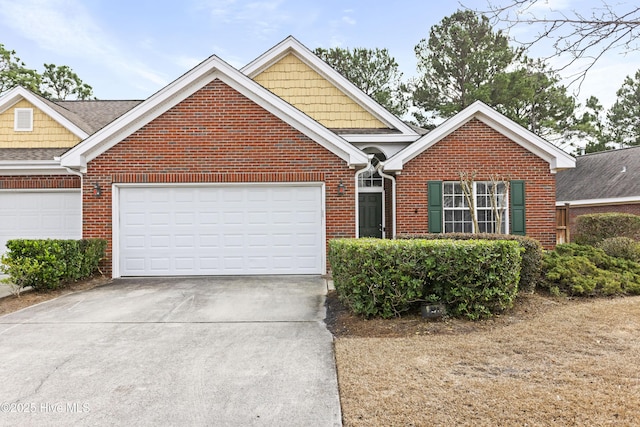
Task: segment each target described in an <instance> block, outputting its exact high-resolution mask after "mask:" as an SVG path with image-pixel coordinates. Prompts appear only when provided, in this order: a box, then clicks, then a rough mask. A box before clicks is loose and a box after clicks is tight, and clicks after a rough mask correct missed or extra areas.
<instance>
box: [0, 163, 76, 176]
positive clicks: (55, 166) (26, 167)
mask: <svg viewBox="0 0 640 427" xmlns="http://www.w3.org/2000/svg"><path fill="white" fill-rule="evenodd" d="M0 175H4V176H7V175H20V176H24V175H73V174H72V173H70V172H69V171H68V170H67V169H66V168H64V167H62V166H60V162H57V161H55V160H31V161H28V160H5V161H0Z"/></svg>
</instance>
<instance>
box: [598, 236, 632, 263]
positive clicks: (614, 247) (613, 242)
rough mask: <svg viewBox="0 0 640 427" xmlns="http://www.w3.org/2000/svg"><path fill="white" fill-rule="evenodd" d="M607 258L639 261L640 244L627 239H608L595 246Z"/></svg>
mask: <svg viewBox="0 0 640 427" xmlns="http://www.w3.org/2000/svg"><path fill="white" fill-rule="evenodd" d="M596 247H597V248H600V249H602V250H603V251H604V253H606V254H607V255H609V256H612V257H615V258H624V259H628V260H629V261H640V243H639V242H636V241H635V240H633V239H630V238H628V237H610V238H608V239H604V240H603V241H601V242H600V243H598V244H596Z"/></svg>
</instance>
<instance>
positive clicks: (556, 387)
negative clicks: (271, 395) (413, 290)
mask: <svg viewBox="0 0 640 427" xmlns="http://www.w3.org/2000/svg"><path fill="white" fill-rule="evenodd" d="M524 305H525V306H529V308H528V309H522V308H521V309H520V310H518V309H516V310H515V311H514V312H513V313H510V314H507V315H505V316H501V318H499V319H497V320H494V321H491V322H484V323H483V322H480V323H479V324H473V323H471V322H463V321H445V322H436V323H434V322H424V321H417V320H416V319H413V320H412V321H411V322H413V327H411V328H406V327H405V326H406V325H405V326H403V327H402V328H400V329H401V330H402V331H403V332H402V333H401V334H395V335H396V336H397V335H402V337H398V338H379V336H380V334H376V333H374V332H373V329H375V328H374V326H373V323H371V321H364V320H362V319H359V320H354V319H353V317H351V318H350V319H347V321H346V323H347V324H348V327H349V328H351V329H354V330H356V331H357V330H358V329H359V328H358V326H357V324H356V323H357V322H358V321H359V322H368V323H367V324H366V325H365V326H363V328H364V329H365V330H367V331H368V332H367V333H361V334H358V333H356V334H339V335H342V336H338V337H337V338H336V341H335V348H336V359H337V365H338V379H339V385H340V399H341V402H342V410H343V419H344V424H345V425H346V426H556V425H557V426H568V425H580V426H605V425H617V426H634V425H640V297H633V298H619V299H610V300H607V299H600V300H589V301H587V302H584V301H578V302H570V301H566V300H565V301H557V300H553V299H552V298H548V297H541V296H530V297H528V300H526V301H525V304H524ZM392 322H393V321H392ZM403 322H404V323H406V321H403ZM337 323H338V324H339V323H340V321H339V320H338V321H337ZM374 323H375V322H374ZM387 323H388V322H387ZM404 323H402V324H404ZM380 324H382V322H380ZM465 325H466V326H465ZM338 327H339V325H338ZM372 328H373V329H372ZM387 329H389V327H388V326H387ZM392 329H393V328H392ZM396 329H397V328H396ZM345 335H346V336H345ZM350 335H351V336H350ZM353 335H359V337H354V336H353ZM363 335H365V336H378V337H374V338H367V337H362V336H363ZM381 335H382V336H388V334H387V333H382V334H381Z"/></svg>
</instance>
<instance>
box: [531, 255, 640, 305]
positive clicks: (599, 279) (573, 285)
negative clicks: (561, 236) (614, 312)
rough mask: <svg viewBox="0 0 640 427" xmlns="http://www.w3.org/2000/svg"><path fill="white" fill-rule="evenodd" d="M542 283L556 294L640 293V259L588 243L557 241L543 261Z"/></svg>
mask: <svg viewBox="0 0 640 427" xmlns="http://www.w3.org/2000/svg"><path fill="white" fill-rule="evenodd" d="M543 266H544V281H543V286H544V287H546V288H548V289H549V291H550V292H551V293H552V294H556V295H579V296H598V295H640V263H638V262H634V261H630V260H628V259H624V258H616V257H612V256H609V255H607V254H606V253H605V252H604V251H603V250H602V249H600V248H596V247H593V246H589V245H578V244H575V243H567V244H563V245H558V246H557V247H556V249H555V251H552V252H549V253H548V254H547V255H546V256H545V257H544V261H543Z"/></svg>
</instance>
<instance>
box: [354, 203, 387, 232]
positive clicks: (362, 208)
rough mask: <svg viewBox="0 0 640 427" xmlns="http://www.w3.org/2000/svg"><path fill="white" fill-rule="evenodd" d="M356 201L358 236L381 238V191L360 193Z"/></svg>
mask: <svg viewBox="0 0 640 427" xmlns="http://www.w3.org/2000/svg"><path fill="white" fill-rule="evenodd" d="M358 203H359V207H358V209H359V223H358V224H359V231H360V237H378V238H382V193H360V194H359V195H358Z"/></svg>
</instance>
